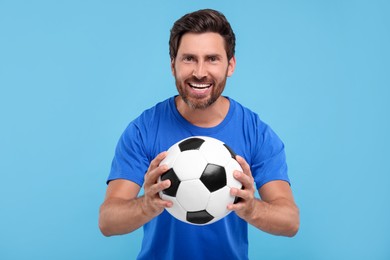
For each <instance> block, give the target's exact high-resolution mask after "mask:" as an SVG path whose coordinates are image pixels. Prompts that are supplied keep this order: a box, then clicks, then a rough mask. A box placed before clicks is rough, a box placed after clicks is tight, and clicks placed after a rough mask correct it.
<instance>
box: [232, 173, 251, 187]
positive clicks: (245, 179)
mask: <svg viewBox="0 0 390 260" xmlns="http://www.w3.org/2000/svg"><path fill="white" fill-rule="evenodd" d="M233 176H234V178H235V179H236V180H238V181H239V182H240V183H241V184H242V186H243V188H244V189H249V188H252V186H253V178H252V176H248V175H246V174H245V173H243V172H240V171H234V173H233Z"/></svg>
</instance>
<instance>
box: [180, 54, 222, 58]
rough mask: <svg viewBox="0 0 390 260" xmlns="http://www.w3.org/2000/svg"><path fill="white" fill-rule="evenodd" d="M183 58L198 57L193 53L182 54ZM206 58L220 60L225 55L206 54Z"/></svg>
mask: <svg viewBox="0 0 390 260" xmlns="http://www.w3.org/2000/svg"><path fill="white" fill-rule="evenodd" d="M181 56H182V57H186V56H187V57H188V56H191V57H197V56H198V55H196V54H193V53H182V54H181ZM204 57H207V58H209V57H218V58H222V57H223V55H221V54H218V53H209V54H206V55H205V56H204Z"/></svg>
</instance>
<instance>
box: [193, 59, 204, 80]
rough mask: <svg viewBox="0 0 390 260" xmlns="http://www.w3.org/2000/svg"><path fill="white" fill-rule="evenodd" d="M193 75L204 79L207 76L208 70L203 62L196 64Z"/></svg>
mask: <svg viewBox="0 0 390 260" xmlns="http://www.w3.org/2000/svg"><path fill="white" fill-rule="evenodd" d="M192 76H194V77H196V78H197V79H202V78H204V77H206V76H207V70H206V67H205V64H204V63H203V62H198V63H197V64H196V65H195V68H194V71H193V72H192Z"/></svg>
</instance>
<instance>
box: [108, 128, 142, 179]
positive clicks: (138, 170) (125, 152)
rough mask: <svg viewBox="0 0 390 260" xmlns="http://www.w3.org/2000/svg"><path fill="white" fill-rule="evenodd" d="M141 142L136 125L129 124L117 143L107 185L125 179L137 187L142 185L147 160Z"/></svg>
mask: <svg viewBox="0 0 390 260" xmlns="http://www.w3.org/2000/svg"><path fill="white" fill-rule="evenodd" d="M142 140H143V138H142V135H141V132H140V130H139V128H138V127H137V125H136V123H135V122H132V123H130V124H129V126H128V127H127V128H126V130H125V131H124V133H123V134H122V135H121V137H120V139H119V141H118V144H117V147H116V149H115V155H114V159H113V161H112V165H111V171H110V174H109V176H108V180H107V183H108V182H110V181H111V180H115V179H126V180H129V181H132V182H135V183H137V184H138V185H139V186H142V185H143V182H144V175H145V172H146V171H147V169H148V167H149V160H148V157H147V155H146V153H145V147H144V144H143V141H142Z"/></svg>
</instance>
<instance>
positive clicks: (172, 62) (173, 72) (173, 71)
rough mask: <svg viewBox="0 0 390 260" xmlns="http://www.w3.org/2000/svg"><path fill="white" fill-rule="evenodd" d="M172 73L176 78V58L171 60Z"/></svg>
mask: <svg viewBox="0 0 390 260" xmlns="http://www.w3.org/2000/svg"><path fill="white" fill-rule="evenodd" d="M171 71H172V75H173V76H175V58H171Z"/></svg>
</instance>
